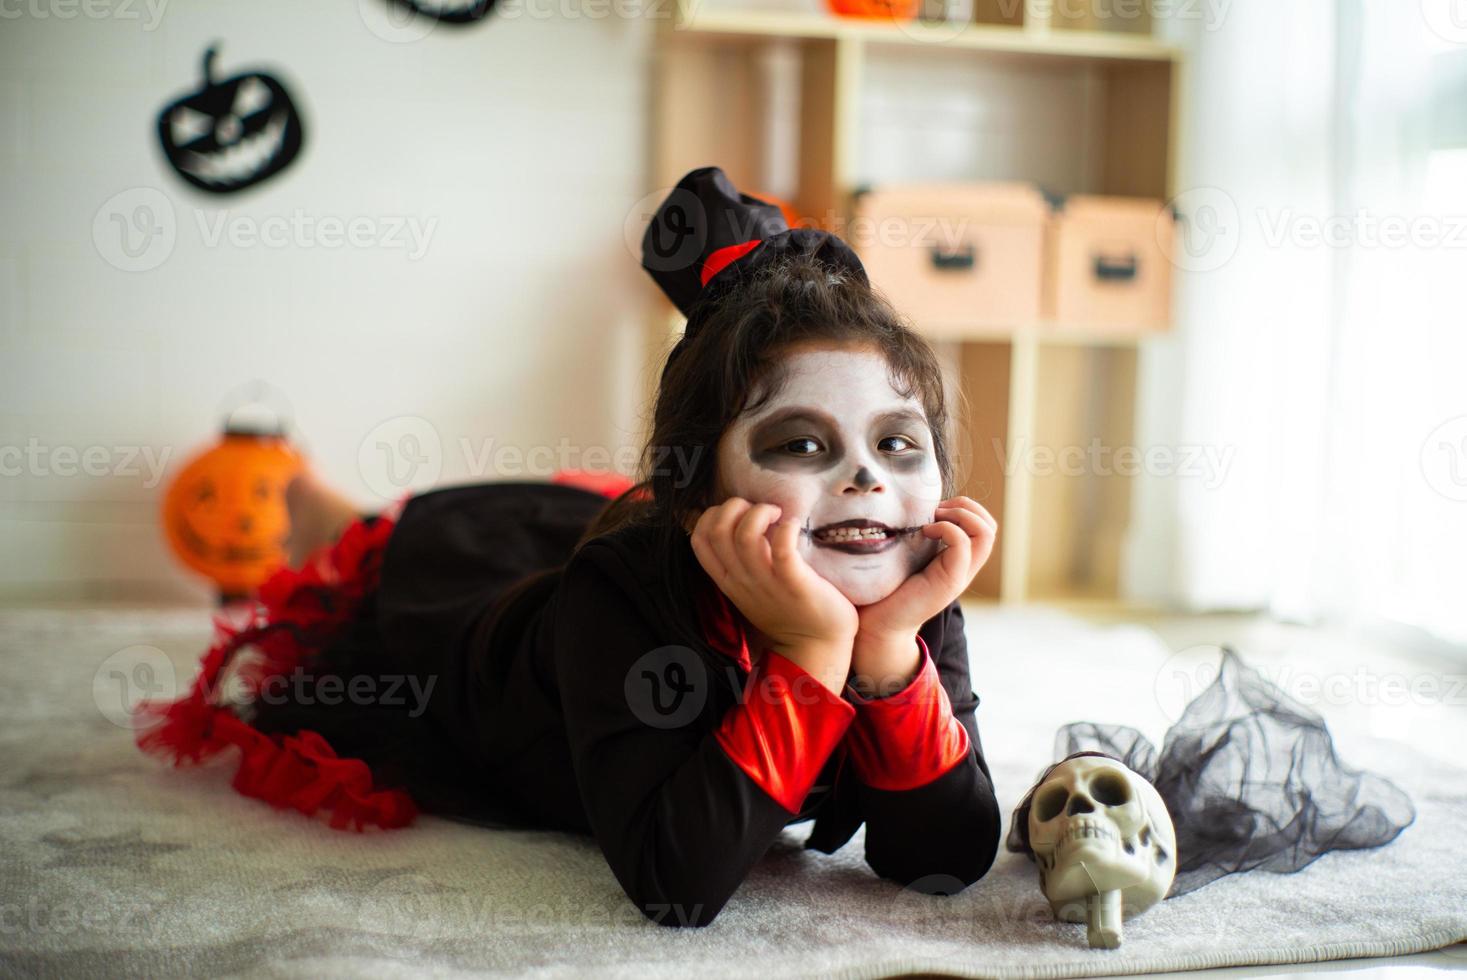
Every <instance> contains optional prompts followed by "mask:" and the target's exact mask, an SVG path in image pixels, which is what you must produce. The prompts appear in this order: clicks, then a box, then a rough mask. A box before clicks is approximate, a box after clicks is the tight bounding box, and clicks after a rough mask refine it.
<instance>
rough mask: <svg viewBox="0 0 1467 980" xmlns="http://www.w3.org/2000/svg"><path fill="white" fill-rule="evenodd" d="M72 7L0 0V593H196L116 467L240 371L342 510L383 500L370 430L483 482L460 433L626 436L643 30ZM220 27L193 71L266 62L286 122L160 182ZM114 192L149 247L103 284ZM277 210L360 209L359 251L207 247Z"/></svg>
mask: <svg viewBox="0 0 1467 980" xmlns="http://www.w3.org/2000/svg"><path fill="white" fill-rule="evenodd" d="M89 3H90V4H91V5H90V6H89V7H88V8H86V9H83V8H82V6H81V4H80V0H25V3H24V4H22V3H19V2H17V3H11V4H6V5H5V6H4V7H3V8H0V13H3V14H4V19H0V140H3V142H0V214H3V215H4V220H3V221H0V470H3V475H0V597H3V596H7V595H9V596H25V595H63V596H64V595H99V594H100V595H107V594H144V595H146V594H173V595H190V596H203V595H205V594H206V593H207V590H206V589H204V588H203V587H202V585H201V584H199V583H198V582H197V581H196V580H194V579H193V578H192V577H190V576H188V575H186V574H185V573H183V572H182V571H180V570H179V569H178V568H177V567H175V565H174V563H173V561H172V560H171V558H170V557H169V556H168V555H167V553H166V551H165V548H164V545H163V543H162V536H161V533H160V531H159V529H158V527H157V520H156V513H157V502H158V500H159V498H160V495H161V487H160V486H155V485H153V484H154V480H153V479H152V478H151V477H150V474H149V470H148V468H147V466H146V465H145V463H144V462H143V461H144V460H145V459H146V456H145V455H142V454H143V453H150V454H152V458H153V459H154V460H163V461H166V462H167V463H168V464H170V465H169V472H170V473H171V472H176V470H177V468H178V467H179V466H180V465H181V464H182V463H183V462H184V461H185V459H186V457H187V456H188V455H189V454H190V453H191V452H192V451H193V450H194V449H196V448H198V447H199V446H201V445H203V444H205V443H207V442H209V441H210V440H211V439H212V438H213V436H214V434H215V433H216V432H217V429H218V423H219V418H218V410H219V408H220V405H221V400H222V399H223V398H224V396H225V395H226V394H227V393H228V392H229V391H230V390H231V389H233V388H235V387H236V386H238V385H241V384H242V383H244V382H247V381H250V380H251V379H254V378H262V379H264V380H266V381H268V382H269V383H271V384H272V385H274V386H276V387H277V388H279V389H281V390H283V391H284V392H285V393H286V395H287V396H288V397H289V399H290V402H291V403H292V405H293V410H294V417H295V422H296V424H297V426H298V428H299V430H300V431H301V434H302V437H303V440H304V443H305V447H306V448H307V450H308V451H309V452H310V454H311V455H312V457H313V458H314V460H315V463H316V465H317V467H318V468H319V469H320V470H321V471H322V473H323V474H324V475H325V477H326V478H327V479H329V480H331V481H333V482H335V483H337V484H339V485H341V486H342V487H344V488H345V489H347V490H348V491H349V492H350V493H351V494H352V495H353V496H355V497H356V498H357V499H358V500H359V501H360V502H361V503H362V504H363V506H372V507H375V506H379V505H381V503H382V502H383V498H382V496H381V493H380V491H384V490H391V489H393V488H392V486H391V485H390V484H388V483H384V479H385V473H386V471H385V460H384V459H383V458H382V457H381V456H380V454H379V455H377V456H375V457H374V450H373V446H374V445H375V444H376V443H378V442H387V443H388V444H395V442H396V440H398V439H399V437H400V436H402V435H403V434H405V433H406V434H412V435H416V436H419V437H421V438H420V444H421V445H426V446H428V447H429V448H430V449H431V443H432V439H433V437H435V436H436V438H437V441H438V446H439V447H440V449H439V451H438V454H437V460H436V461H437V463H438V464H439V468H438V476H439V480H440V481H442V482H458V481H461V480H464V479H474V478H492V477H494V476H496V474H495V473H493V472H485V471H484V470H483V468H482V467H483V463H484V461H485V459H486V457H485V456H484V454H483V450H484V449H485V448H486V447H489V448H491V449H492V448H494V447H498V446H503V445H505V444H513V445H515V446H519V447H522V448H524V449H529V448H532V447H534V446H548V447H551V448H553V449H556V450H557V453H558V455H557V456H556V457H555V462H556V463H557V464H558V463H560V462H561V461H565V462H566V463H568V464H569V465H577V464H578V463H580V462H584V461H585V459H584V457H578V456H576V455H574V453H575V450H576V449H577V448H579V449H581V450H584V449H586V448H587V447H593V446H595V447H604V448H605V449H606V450H607V451H608V452H610V451H616V450H623V451H624V448H625V447H627V446H628V445H629V444H630V442H631V441H632V440H633V439H634V438H635V435H636V431H635V430H636V427H637V419H636V412H637V411H638V409H639V406H637V405H636V404H635V392H636V390H637V388H636V377H635V375H636V365H637V363H638V362H637V360H636V358H637V357H638V345H639V344H640V342H641V329H642V328H641V325H640V324H641V320H640V316H641V308H642V304H643V303H644V302H645V300H646V298H647V295H648V292H647V290H648V289H649V288H650V287H649V286H648V285H647V284H646V283H645V282H644V281H643V280H644V279H645V276H644V274H643V273H642V272H641V271H640V269H639V268H638V264H637V258H636V255H635V254H634V253H633V251H631V250H630V249H629V248H628V245H627V241H626V236H625V235H624V232H623V227H624V224H625V223H626V220H627V216H628V214H629V212H630V211H632V210H633V209H634V205H635V204H636V202H637V201H638V199H639V198H641V197H642V196H643V195H644V194H646V193H647V192H648V189H647V188H646V187H645V186H644V183H645V181H644V176H643V175H644V171H645V160H644V148H643V144H644V133H645V110H644V103H645V102H646V99H647V93H646V91H645V89H646V81H645V80H646V69H645V59H646V53H647V46H648V42H649V40H650V27H651V25H650V23H649V22H648V21H646V20H644V19H641V18H632V19H626V18H619V17H616V16H595V15H594V14H595V12H596V8H594V7H592V8H586V9H578V8H577V7H576V5H572V4H570V3H550V2H548V0H545V2H536V3H532V4H526V3H523V2H521V3H520V4H519V5H518V6H517V7H512V8H506V13H505V15H500V14H491V15H490V18H489V19H488V20H487V21H485V22H483V23H480V24H478V25H475V26H472V27H468V28H465V29H459V30H454V29H452V28H448V27H444V26H438V27H437V28H436V29H434V30H432V31H431V32H429V33H427V35H426V36H422V37H417V38H416V39H413V38H414V36H415V32H414V29H413V25H407V27H406V29H403V25H402V24H401V23H400V22H393V21H390V20H387V19H386V18H385V17H384V14H383V11H384V10H385V4H386V0H330V2H322V3H295V2H291V3H287V2H284V0H252V2H250V3H232V2H223V0H213V2H208V0H152V3H153V6H152V8H149V7H148V6H147V5H146V4H145V3H144V0H126V2H125V0H89ZM607 6H608V5H602V7H601V8H600V9H601V10H603V11H604V10H606V9H607ZM99 14H100V16H99ZM383 35H386V37H387V38H396V40H389V39H384V36H383ZM215 40H218V41H220V42H222V48H221V51H220V56H219V59H218V62H217V64H216V73H217V74H219V75H221V76H222V75H232V74H235V73H236V72H237V71H239V70H242V69H244V68H248V67H254V66H264V67H267V68H276V69H278V72H279V74H280V75H281V76H282V77H284V78H285V79H286V81H287V84H289V85H291V86H292V87H293V91H294V94H295V96H296V97H297V100H298V102H299V103H300V104H301V105H302V107H303V110H304V112H305V114H306V124H307V127H308V131H307V145H306V148H305V149H304V150H303V152H302V154H301V157H300V158H299V159H298V160H297V161H296V163H295V165H294V166H293V167H291V168H290V169H288V170H287V171H286V172H284V173H282V174H280V175H278V176H277V177H276V178H274V179H272V180H270V181H268V182H266V183H264V184H262V185H260V186H259V187H257V188H254V189H251V190H247V191H245V192H243V193H241V194H239V195H237V196H234V197H212V196H208V195H203V194H200V193H198V192H196V191H194V190H193V189H192V188H189V187H188V186H186V185H185V184H184V183H183V182H182V181H181V180H180V179H178V178H177V177H176V176H175V175H174V174H173V173H172V172H171V171H170V170H168V169H167V167H166V164H164V162H163V161H162V158H161V154H160V153H159V151H158V149H157V147H156V146H155V139H154V135H153V126H154V117H155V115H156V114H157V112H158V111H159V109H160V108H161V107H162V106H163V105H164V104H165V103H167V102H169V101H171V100H172V99H173V98H174V97H175V96H176V95H177V94H180V93H182V92H184V91H186V90H191V89H193V88H194V87H195V86H196V84H197V82H198V76H199V61H200V56H201V54H202V52H203V50H204V48H205V47H206V46H207V45H208V44H209V43H210V42H212V41H215ZM119 194H121V195H124V196H123V197H121V198H117V197H115V195H119ZM159 195H161V197H160V196H159ZM160 201H161V202H162V203H161V204H160V203H159V202H160ZM109 202H111V203H109ZM140 203H151V204H152V205H153V206H154V211H155V213H156V214H157V215H158V222H161V223H157V224H155V227H162V228H168V227H171V228H172V229H173V231H174V241H173V244H172V248H171V252H170V251H168V246H167V244H166V236H162V237H158V238H155V239H154V240H153V241H154V245H153V246H152V248H153V249H154V251H151V252H144V253H143V258H142V259H141V260H140V261H142V262H144V263H145V264H151V262H152V261H153V260H154V259H158V263H157V264H156V267H154V268H149V269H146V270H145V271H123V270H122V269H119V268H117V267H116V265H117V264H119V263H123V259H122V258H121V255H120V253H119V251H118V244H119V242H120V239H119V238H118V236H117V231H118V229H117V227H116V226H115V225H114V224H113V221H114V219H113V218H112V214H113V213H114V212H115V213H116V214H119V215H121V216H122V217H123V218H125V219H130V218H133V217H138V216H140V214H139V213H138V212H137V211H136V208H137V206H138V205H139V204H140ZM170 211H171V217H170V215H169V212H170ZM298 214H299V216H300V217H301V218H302V219H307V220H309V221H310V222H311V223H312V224H314V223H315V222H319V221H320V220H322V219H336V220H340V221H347V220H350V219H353V218H358V217H362V218H365V219H367V221H368V222H369V223H368V224H367V225H365V226H363V227H364V228H365V229H367V234H366V235H364V236H363V238H364V240H367V241H368V242H369V243H368V244H363V245H358V246H352V245H343V246H340V247H326V245H325V244H324V240H323V239H322V238H321V237H320V236H319V234H317V233H316V232H314V231H312V232H309V233H304V234H300V235H297V234H295V233H293V232H292V233H290V234H288V235H287V237H288V238H289V239H292V240H289V241H287V242H286V243H285V244H284V245H283V247H274V246H270V245H265V244H261V243H259V242H255V243H253V244H248V243H245V244H240V243H231V242H230V240H229V236H228V235H227V234H226V235H225V237H224V238H223V239H222V240H220V241H216V242H213V243H211V242H210V240H209V236H210V233H211V232H212V231H213V230H214V229H216V228H217V227H218V222H219V221H221V220H223V221H224V222H225V227H227V228H228V229H230V230H231V231H232V232H233V233H236V234H238V233H242V232H248V231H249V230H250V229H251V227H252V226H251V223H252V222H253V223H257V224H256V225H255V226H254V227H263V224H259V223H266V222H270V221H272V220H273V221H274V222H276V223H277V226H279V225H280V224H281V223H284V222H290V221H292V220H294V219H295V218H296V216H297V215H298ZM398 219H402V221H403V222H406V223H416V224H417V227H418V228H419V231H420V234H423V235H426V236H427V237H426V249H425V251H423V254H422V255H421V256H414V255H413V254H411V252H412V251H413V249H412V247H411V246H410V245H409V246H408V247H402V243H404V242H406V241H408V239H407V236H406V234H405V232H404V233H403V234H402V235H400V236H393V235H392V234H391V233H392V230H393V227H394V223H395V222H396V221H397V220H398ZM94 226H95V231H96V234H95V235H94ZM141 241H142V239H141V238H134V244H135V245H137V244H139V243H141ZM160 256H163V257H162V258H161V259H160V258H159V257H160ZM404 417H409V420H408V421H403V420H402V419H403V418H404ZM411 419H422V420H425V422H415V421H411ZM394 420H398V421H394ZM384 424H385V427H384ZM425 424H426V426H427V428H424V425H425ZM424 440H425V441H424ZM487 440H493V442H487ZM364 444H365V446H366V448H365V450H364V451H363V452H362V453H361V454H360V455H359V450H362V449H363V446H364ZM566 446H569V447H571V448H570V452H571V455H570V456H566V455H565V454H564V453H563V452H562V449H563V447H566ZM98 447H100V448H98ZM139 450H140V451H141V452H140V453H139V455H138V456H137V457H134V456H133V453H134V452H137V451H139ZM465 450H467V452H466V451H465ZM89 452H90V456H87V455H86V454H87V453H89ZM546 458H548V457H542V461H543V460H544V459H546ZM502 459H503V458H502ZM83 460H88V461H89V463H88V466H87V467H85V468H89V469H91V470H92V471H93V474H92V475H88V474H87V473H85V472H82V470H83V468H84V467H83V466H82V461H83ZM591 462H595V460H594V459H593V460H591ZM434 468H435V467H434V466H433V465H432V463H431V462H430V463H429V465H426V466H423V467H420V468H419V472H418V473H417V475H416V476H415V477H414V484H415V485H417V484H421V483H422V482H424V481H426V480H427V479H430V478H431V477H432V475H433V470H434ZM405 472H406V471H404V470H400V471H399V474H400V475H401V474H403V473H405ZM521 472H526V473H527V474H528V471H521ZM501 475H502V474H501ZM528 475H533V474H528Z"/></svg>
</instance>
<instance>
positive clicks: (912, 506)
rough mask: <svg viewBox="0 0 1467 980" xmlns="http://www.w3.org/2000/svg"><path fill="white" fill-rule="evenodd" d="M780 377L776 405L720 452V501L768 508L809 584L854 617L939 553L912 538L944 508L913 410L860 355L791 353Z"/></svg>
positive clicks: (881, 368)
mask: <svg viewBox="0 0 1467 980" xmlns="http://www.w3.org/2000/svg"><path fill="white" fill-rule="evenodd" d="M781 367H782V369H783V370H785V371H786V372H787V375H786V378H785V382H784V384H783V386H782V388H781V390H780V391H779V393H778V394H776V395H775V396H774V397H772V398H770V399H769V400H768V401H766V402H765V403H764V404H762V405H760V406H759V407H758V408H757V409H755V410H754V411H753V412H752V413H750V412H749V411H745V412H744V414H743V415H741V416H739V417H738V418H737V419H735V420H734V422H733V424H732V425H730V426H729V428H728V429H727V430H726V431H725V432H724V434H723V437H722V438H721V439H720V440H719V443H718V492H719V499H720V500H725V499H727V498H728V497H735V496H736V497H743V498H744V499H746V500H750V501H753V502H754V503H768V504H776V505H778V506H779V507H780V509H781V514H780V520H794V521H798V522H799V523H800V524H801V525H802V526H803V530H802V531H801V534H800V553H801V555H802V556H803V557H804V558H805V560H806V561H807V562H808V563H809V564H810V566H811V567H812V568H814V570H815V571H816V572H817V573H819V574H820V575H821V576H822V577H824V578H825V579H827V580H829V581H830V582H831V583H832V584H834V585H835V586H836V588H838V589H840V591H841V592H842V593H843V594H844V595H845V596H846V598H848V599H850V600H851V602H852V603H853V604H855V605H857V606H864V605H868V604H870V603H873V602H876V601H878V600H880V599H883V598H885V597H886V596H888V595H890V594H891V593H892V592H894V591H896V588H897V587H898V586H899V585H901V584H902V582H904V581H905V580H906V579H907V578H908V577H909V576H911V575H912V574H913V573H914V572H917V571H920V570H921V569H922V568H923V567H924V566H925V565H926V564H927V563H928V562H929V561H930V560H931V559H932V557H933V556H934V555H935V554H936V553H937V551H938V549H939V548H940V546H941V545H940V542H938V541H934V540H931V539H929V538H927V537H924V536H923V535H922V533H921V527H922V525H923V524H928V523H931V522H932V520H933V517H934V514H933V511H934V509H935V508H936V506H937V504H938V502H939V501H940V500H941V499H942V475H941V472H940V471H939V469H938V466H937V457H936V456H935V455H933V446H932V432H931V429H930V428H929V426H928V424H927V417H926V414H925V412H924V411H923V409H922V404H921V402H919V401H917V400H916V399H915V398H912V397H910V396H908V397H903V396H902V395H901V394H899V393H898V392H897V390H896V389H895V388H894V387H893V386H892V382H891V378H890V369H889V368H888V366H887V363H886V359H885V358H884V357H883V356H882V355H881V354H880V352H878V351H877V350H875V349H874V348H871V347H869V346H838V345H820V346H811V345H804V346H799V347H795V348H792V349H791V352H790V353H788V354H787V355H786V356H785V358H784V359H783V362H782V364H781ZM752 400H753V399H751V401H752Z"/></svg>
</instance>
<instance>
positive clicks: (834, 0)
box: [825, 0, 921, 20]
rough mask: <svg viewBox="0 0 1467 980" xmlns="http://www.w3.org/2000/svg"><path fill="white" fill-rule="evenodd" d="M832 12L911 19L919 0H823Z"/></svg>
mask: <svg viewBox="0 0 1467 980" xmlns="http://www.w3.org/2000/svg"><path fill="white" fill-rule="evenodd" d="M825 2H826V5H827V6H829V7H830V10H831V12H832V13H834V14H837V15H839V16H841V17H866V18H883V19H886V20H911V19H912V18H914V17H916V16H917V11H918V9H919V8H920V7H921V0H825Z"/></svg>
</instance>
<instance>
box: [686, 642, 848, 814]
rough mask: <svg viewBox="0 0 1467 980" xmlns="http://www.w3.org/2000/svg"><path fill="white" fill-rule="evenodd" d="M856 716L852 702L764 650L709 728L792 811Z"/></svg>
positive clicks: (732, 757) (771, 794) (733, 755)
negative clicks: (713, 728)
mask: <svg viewBox="0 0 1467 980" xmlns="http://www.w3.org/2000/svg"><path fill="white" fill-rule="evenodd" d="M855 716H856V709H855V707H854V706H853V705H851V704H850V703H849V702H848V701H846V700H845V699H844V698H842V697H840V696H839V695H837V694H836V693H835V692H833V691H831V690H830V689H828V688H827V687H826V686H825V685H824V684H821V683H820V682H819V681H818V680H816V679H815V676H814V675H813V674H810V673H809V672H807V671H806V670H805V669H804V668H803V667H801V666H800V665H799V664H797V663H795V662H794V661H793V660H790V659H789V658H787V657H784V656H782V655H780V654H778V653H776V652H775V651H773V650H767V651H765V653H764V656H763V658H762V659H761V660H760V661H759V662H758V663H756V664H755V665H754V669H753V671H751V672H750V674H749V680H748V683H747V684H746V685H745V686H744V694H743V698H742V700H740V701H739V703H738V704H736V705H734V706H733V707H732V708H730V709H729V710H728V714H726V715H724V716H723V721H722V722H721V723H720V724H719V726H718V729H717V730H716V731H715V733H714V734H715V737H716V738H717V739H718V744H719V745H721V746H723V751H724V752H725V753H727V754H728V757H729V758H730V759H732V760H733V761H734V763H735V764H736V765H737V766H738V767H739V768H740V769H742V770H744V772H746V773H748V774H749V777H750V778H751V779H753V780H754V782H756V783H758V784H759V786H760V787H761V788H762V789H763V790H764V791H765V792H766V793H768V794H769V795H770V796H771V797H773V798H774V799H775V800H776V801H777V802H778V803H779V805H780V806H782V807H784V808H785V809H786V810H788V811H789V812H790V813H792V814H797V813H799V812H800V806H801V805H802V804H803V803H804V802H805V796H806V795H807V794H808V793H809V792H810V787H811V786H813V785H814V784H815V780H816V778H817V777H818V776H819V775H820V770H821V769H822V768H823V767H824V766H825V763H826V760H828V759H829V758H830V754H831V753H832V752H833V751H835V748H836V746H837V745H839V744H840V742H841V739H842V738H844V737H845V734H846V730H847V729H848V728H849V727H850V726H851V722H852V720H853V719H854V718H855Z"/></svg>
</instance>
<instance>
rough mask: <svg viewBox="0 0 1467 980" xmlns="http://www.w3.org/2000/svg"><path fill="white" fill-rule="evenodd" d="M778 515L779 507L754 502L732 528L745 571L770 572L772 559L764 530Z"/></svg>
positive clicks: (766, 573) (758, 573)
mask: <svg viewBox="0 0 1467 980" xmlns="http://www.w3.org/2000/svg"><path fill="white" fill-rule="evenodd" d="M779 515H780V509H779V508H778V507H776V506H775V505H774V504H755V505H754V506H753V507H750V508H749V509H748V510H747V511H746V512H745V513H744V516H743V519H742V520H740V521H739V525H738V527H737V528H736V529H735V530H734V547H735V549H736V550H737V552H738V556H739V561H740V562H741V563H742V564H743V566H744V569H745V570H746V571H747V572H749V573H752V574H755V575H765V576H767V575H768V574H770V572H771V565H772V564H773V561H774V559H773V556H772V554H771V552H770V547H769V539H768V538H767V537H765V532H767V531H768V530H769V525H771V524H773V523H774V522H775V521H776V520H777V519H778V518H779Z"/></svg>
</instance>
